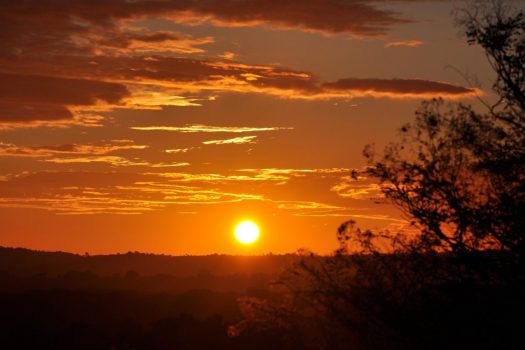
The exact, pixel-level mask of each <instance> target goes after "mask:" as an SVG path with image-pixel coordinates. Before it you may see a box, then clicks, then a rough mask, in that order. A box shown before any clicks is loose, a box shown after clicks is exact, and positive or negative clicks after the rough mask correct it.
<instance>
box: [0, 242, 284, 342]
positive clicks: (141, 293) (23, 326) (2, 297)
mask: <svg viewBox="0 0 525 350" xmlns="http://www.w3.org/2000/svg"><path fill="white" fill-rule="evenodd" d="M293 259H294V256H293V255H285V256H276V255H268V256H251V257H244V256H223V255H212V256H183V257H174V256H164V255H152V254H141V253H127V254H116V255H99V256H81V255H75V254H69V253H63V252H54V253H51V252H39V251H31V250H27V249H21V248H16V249H15V248H0V310H1V312H0V339H1V342H0V348H1V349H3V350H4V349H5V350H10V349H24V350H31V349H38V350H45V349H53V350H60V349H77V350H82V349H86V350H88V349H89V350H98V349H101V350H102V349H104V350H108V349H115V350H116V349H129V350H131V349H135V350H138V349H143V350H164V349H166V350H168V349H189V350H191V349H218V350H220V349H255V350H256V349H268V348H273V349H288V348H290V344H287V343H286V342H284V341H283V340H282V339H281V337H280V336H279V335H278V334H276V333H274V332H272V331H266V332H264V331H263V332H251V333H250V332H248V333H245V334H243V335H241V336H237V337H233V338H232V337H230V336H228V328H229V326H230V325H232V324H235V323H236V322H239V321H240V320H241V319H242V314H241V311H240V309H239V303H238V298H239V297H241V296H252V297H264V298H269V299H272V298H274V297H275V296H276V294H275V292H274V291H272V289H271V288H270V287H269V285H270V283H271V282H272V281H273V280H274V279H275V277H276V276H277V274H278V273H279V272H280V271H281V270H282V269H283V268H284V267H285V266H286V265H288V264H289V263H291V261H292V260H293Z"/></svg>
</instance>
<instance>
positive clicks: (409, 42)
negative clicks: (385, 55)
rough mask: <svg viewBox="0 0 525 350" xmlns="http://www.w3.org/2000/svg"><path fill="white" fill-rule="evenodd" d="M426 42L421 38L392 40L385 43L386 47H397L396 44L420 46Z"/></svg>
mask: <svg viewBox="0 0 525 350" xmlns="http://www.w3.org/2000/svg"><path fill="white" fill-rule="evenodd" d="M423 44H424V43H423V42H422V41H420V40H400V41H390V42H388V43H386V44H385V47H396V46H407V47H418V46H421V45H423Z"/></svg>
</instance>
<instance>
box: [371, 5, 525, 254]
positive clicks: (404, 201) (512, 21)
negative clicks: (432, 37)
mask: <svg viewBox="0 0 525 350" xmlns="http://www.w3.org/2000/svg"><path fill="white" fill-rule="evenodd" d="M487 3H489V2H484V3H480V4H478V6H475V7H473V8H470V9H469V10H468V11H467V10H463V11H460V12H459V16H460V17H459V21H460V23H461V24H462V25H463V26H464V28H465V31H466V36H467V39H468V42H469V43H470V44H477V45H480V46H481V47H482V48H483V49H484V51H485V53H486V55H487V57H488V60H489V62H490V65H491V67H492V68H493V69H494V72H495V73H496V75H497V79H496V81H495V83H494V85H493V91H494V92H495V93H496V94H497V96H498V100H497V101H496V102H495V103H493V104H491V105H488V104H486V105H487V107H488V109H487V111H486V112H485V113H480V112H477V111H476V110H474V109H473V108H472V107H471V106H467V105H463V104H454V105H449V106H445V103H444V102H443V101H441V100H433V101H427V102H424V103H423V104H422V106H421V107H420V108H419V110H418V111H417V112H416V120H415V122H413V123H410V124H407V125H405V126H403V127H402V128H401V140H400V141H398V142H395V143H391V144H390V145H389V146H388V147H387V148H386V150H385V152H384V154H383V155H382V156H381V157H380V159H379V160H376V157H375V156H374V154H373V152H371V151H370V149H367V150H365V155H366V156H367V157H368V159H369V167H368V169H367V171H366V173H367V174H368V175H370V176H373V177H375V178H377V179H379V181H380V184H381V185H382V190H383V193H384V194H385V196H386V197H387V198H388V199H389V200H390V201H391V202H392V203H394V204H395V205H396V206H397V207H399V208H400V209H401V210H402V211H403V212H404V213H405V214H407V216H408V217H409V218H410V219H411V220H412V221H413V223H414V225H416V227H417V228H418V229H419V232H420V234H419V236H418V239H419V243H420V244H421V248H422V249H423V248H427V249H437V250H442V251H451V252H454V253H457V254H465V253H468V252H472V251H474V252H476V251H480V250H485V249H487V248H490V249H498V250H503V251H505V252H508V253H511V254H512V255H513V256H514V257H515V258H517V259H520V257H521V256H522V255H523V251H524V249H525V246H524V238H525V230H524V229H525V220H524V218H523V212H525V210H524V209H525V191H524V189H525V132H524V131H525V14H524V13H523V11H517V10H516V11H512V10H511V9H510V8H509V7H507V6H505V5H504V4H503V3H502V2H492V3H491V6H490V7H487Z"/></svg>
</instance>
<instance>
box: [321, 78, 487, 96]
mask: <svg viewBox="0 0 525 350" xmlns="http://www.w3.org/2000/svg"><path fill="white" fill-rule="evenodd" d="M323 86H324V88H325V89H327V90H328V91H332V92H336V93H337V92H339V93H346V94H349V95H352V94H356V95H358V96H367V95H369V96H375V97H399V98H403V97H408V98H410V97H418V98H426V97H436V96H441V97H447V98H455V97H457V98H461V97H467V96H474V95H477V94H479V93H481V92H480V91H479V90H478V89H471V88H466V87H463V86H458V85H452V84H449V83H445V82H439V81H432V80H424V79H359V78H347V79H340V80H337V81H335V82H333V83H325V84H323Z"/></svg>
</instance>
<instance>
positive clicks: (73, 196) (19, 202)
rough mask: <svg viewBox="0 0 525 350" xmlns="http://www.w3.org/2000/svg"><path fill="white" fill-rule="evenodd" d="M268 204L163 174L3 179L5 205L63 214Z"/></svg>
mask: <svg viewBox="0 0 525 350" xmlns="http://www.w3.org/2000/svg"><path fill="white" fill-rule="evenodd" d="M245 200H258V201H263V200H265V198H264V197H263V196H261V195H257V194H248V193H237V192H232V191H221V190H217V189H209V188H201V187H195V186H183V185H179V184H172V183H169V182H166V181H165V179H164V178H162V177H159V176H157V175H145V174H131V173H122V172H106V173H98V172H72V171H70V172H49V171H48V172H38V173H23V174H20V175H10V176H7V177H6V178H5V181H0V207H2V208H24V209H39V210H45V211H51V212H54V213H56V214H62V215H73V214H76V215H79V214H82V215H92V214H120V215H132V214H142V213H145V212H149V211H154V210H161V209H165V208H167V207H168V206H184V207H187V206H188V205H213V204H221V203H233V202H241V201H245Z"/></svg>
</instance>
